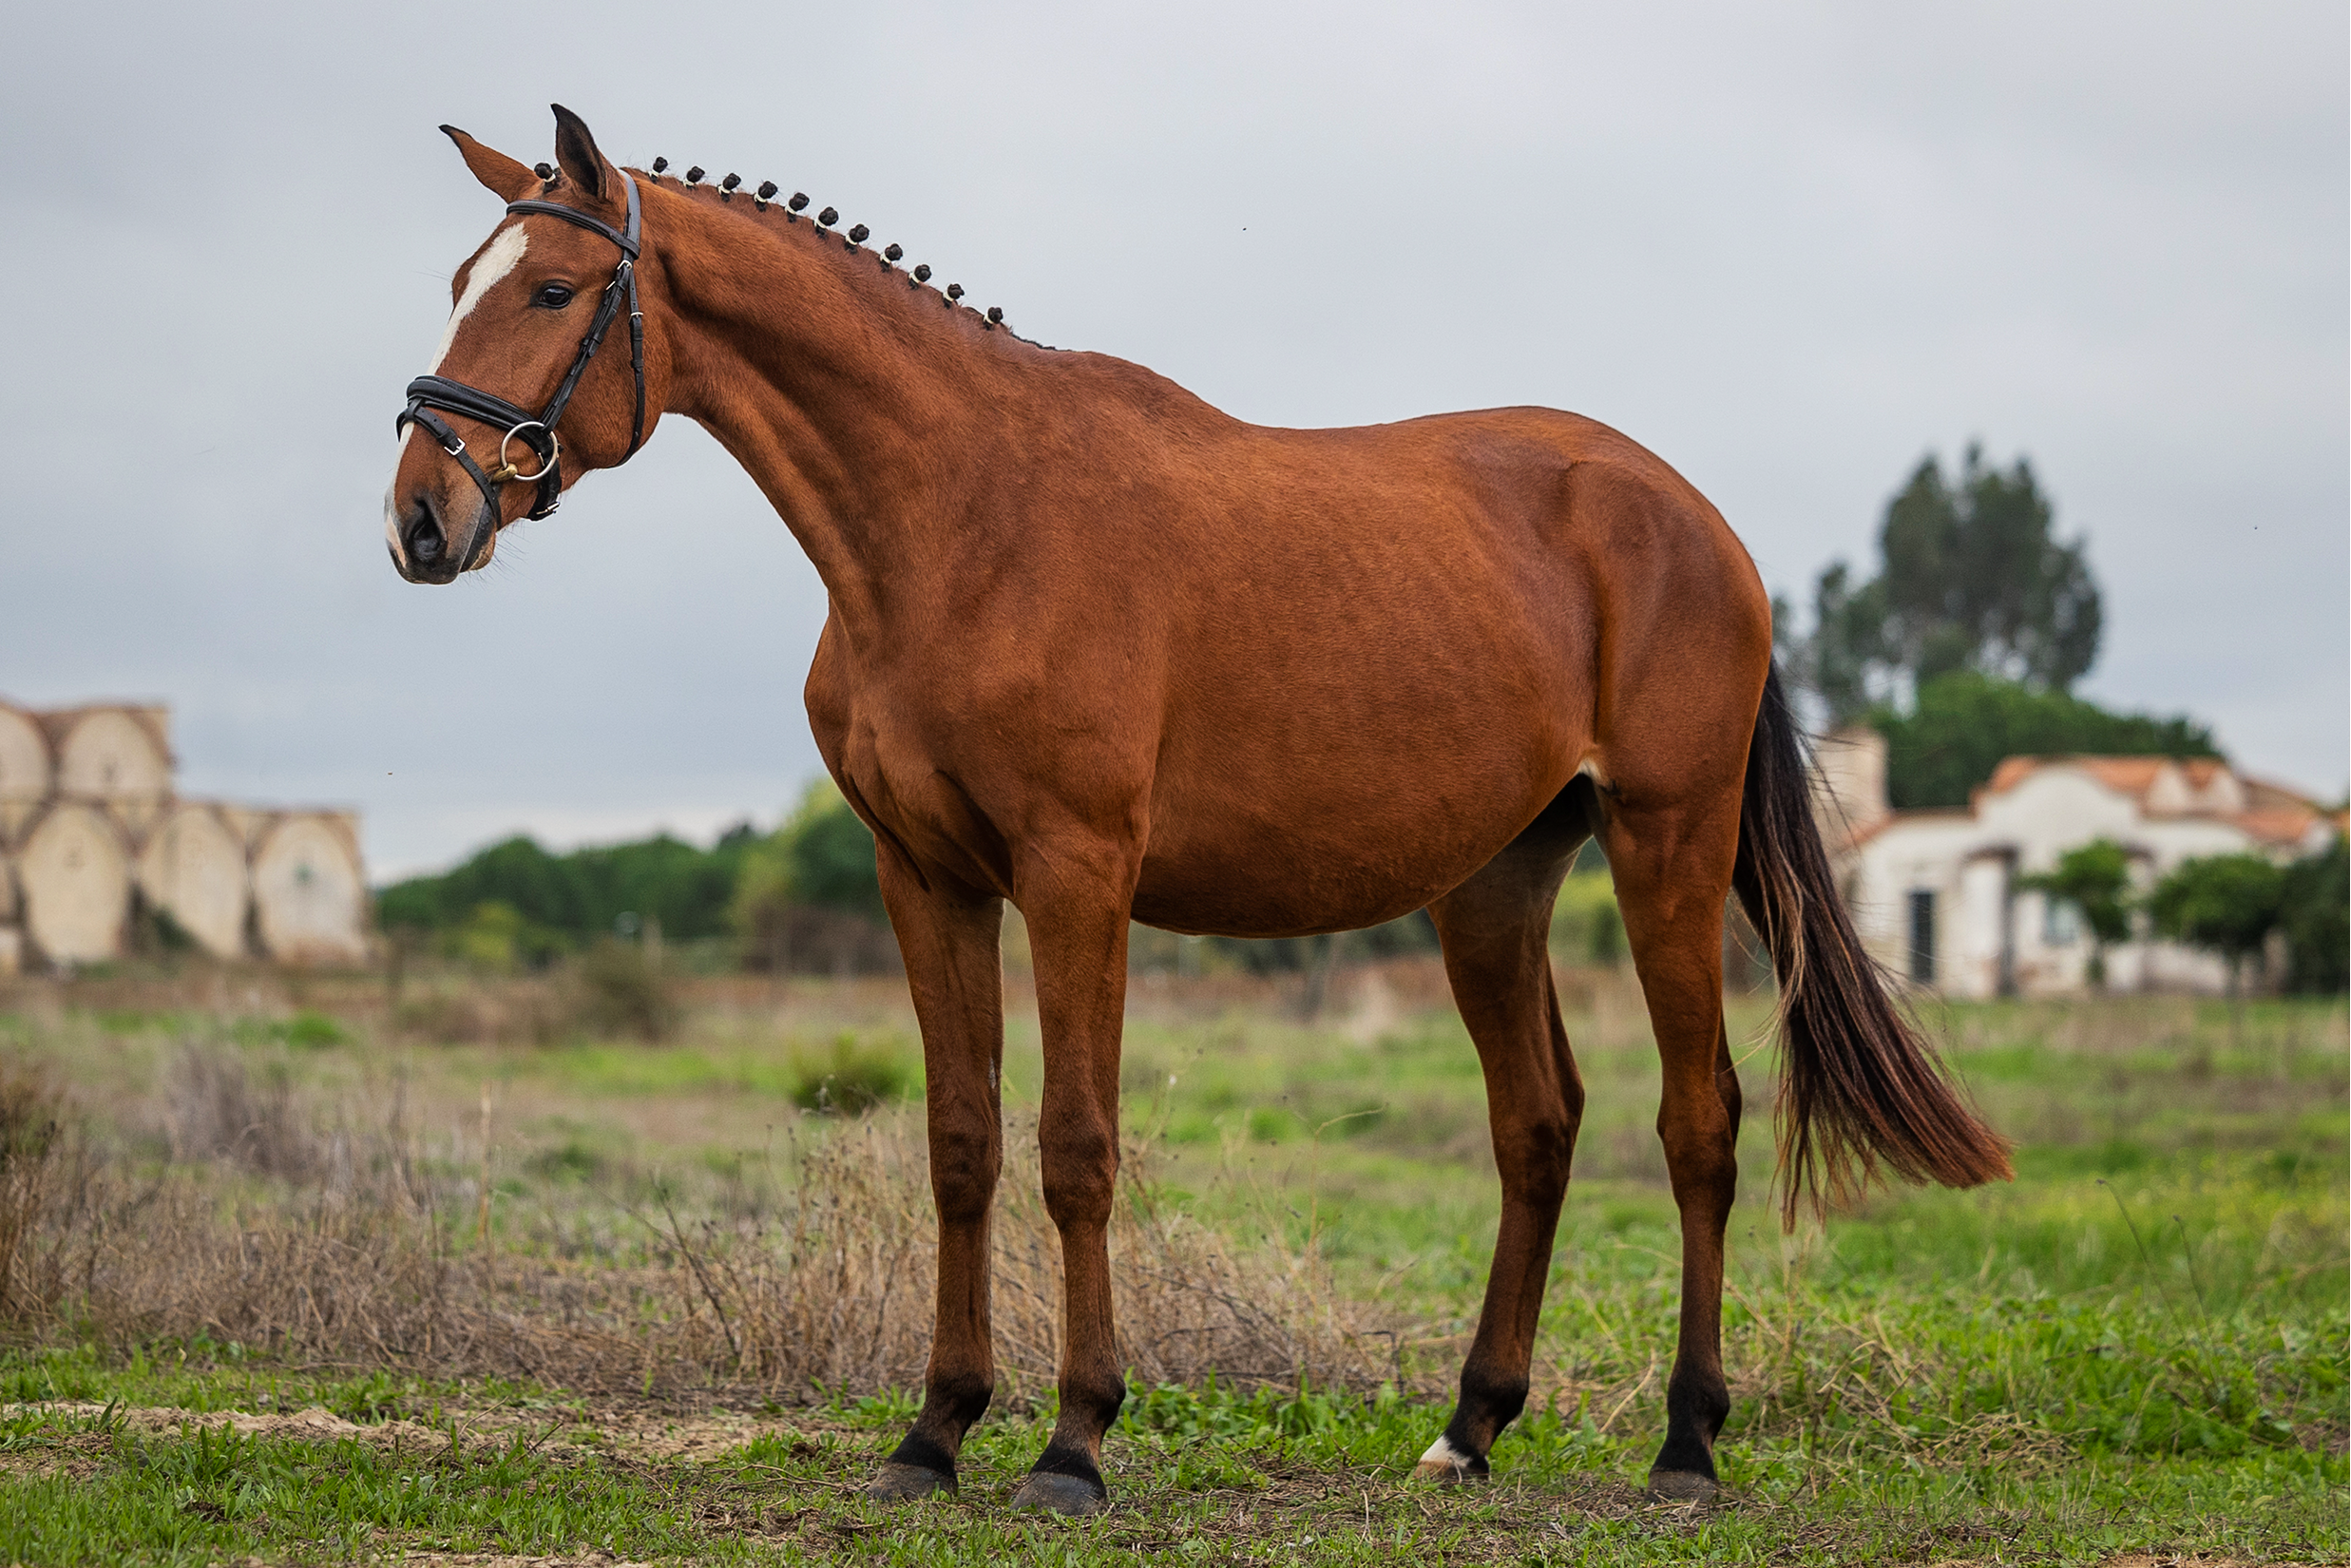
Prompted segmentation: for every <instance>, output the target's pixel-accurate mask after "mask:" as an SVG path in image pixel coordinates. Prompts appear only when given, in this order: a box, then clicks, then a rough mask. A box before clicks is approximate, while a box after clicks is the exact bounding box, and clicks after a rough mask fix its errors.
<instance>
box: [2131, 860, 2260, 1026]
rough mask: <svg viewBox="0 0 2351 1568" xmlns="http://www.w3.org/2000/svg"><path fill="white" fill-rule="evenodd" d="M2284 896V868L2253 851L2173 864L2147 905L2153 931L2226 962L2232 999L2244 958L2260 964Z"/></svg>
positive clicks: (2239, 979) (2238, 982) (2238, 984)
mask: <svg viewBox="0 0 2351 1568" xmlns="http://www.w3.org/2000/svg"><path fill="white" fill-rule="evenodd" d="M2284 901H2285V872H2284V871H2283V870H2279V869H2278V868H2277V867H2275V866H2273V865H2271V864H2270V863H2269V862H2268V861H2266V860H2264V859H2263V858H2262V857H2261V856H2260V855H2257V854H2242V853H2241V854H2216V855H2205V856H2202V857H2200V858H2198V859H2195V860H2183V861H2181V862H2180V863H2179V864H2178V865H2177V866H2175V867H2173V868H2172V869H2171V871H2170V873H2169V875H2167V876H2165V877H2164V879H2163V880H2162V881H2160V882H2158V883H2156V884H2155V889H2154V891H2153V892H2151V893H2150V894H2149V895H2148V899H2147V908H2148V912H2149V913H2150V915H2152V916H2153V917H2154V922H2155V929H2156V930H2157V931H2159V932H2161V933H2162V934H2163V935H2165V936H2168V937H2169V938H2171V939H2172V940H2173V941H2175V942H2183V943H2186V944H2187V945H2188V946H2189V947H2201V948H2203V949H2204V950H2205V951H2206V952H2208V953H2212V954H2214V955H2216V956H2218V957H2219V958H2220V959H2221V960H2222V961H2223V962H2224V963H2226V964H2227V966H2228V994H2229V995H2230V996H2231V997H2232V998H2233V997H2235V996H2236V995H2237V994H2238V991H2239V989H2240V981H2241V978H2242V971H2243V969H2244V967H2245V965H2246V961H2247V960H2251V961H2253V962H2254V963H2255V964H2259V962H2260V960H2261V955H2262V947H2263V944H2265V942H2267V941H2268V940H2269V933H2270V932H2271V931H2273V930H2275V929H2277V927H2278V920H2279V917H2280V916H2281V915H2282V914H2283V913H2284Z"/></svg>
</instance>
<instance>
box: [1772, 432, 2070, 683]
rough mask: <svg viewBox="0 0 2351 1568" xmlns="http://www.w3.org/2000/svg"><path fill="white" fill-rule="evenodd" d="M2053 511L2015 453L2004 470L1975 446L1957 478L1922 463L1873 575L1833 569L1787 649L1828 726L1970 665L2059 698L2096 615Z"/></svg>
mask: <svg viewBox="0 0 2351 1568" xmlns="http://www.w3.org/2000/svg"><path fill="white" fill-rule="evenodd" d="M2054 521H2055V511H2054V508H2053V507H2051V505H2050V503H2049V499H2048V497H2047V496H2046V495H2044V494H2043V493H2042V492H2041V488H2040V485H2039V482H2038V480H2036V478H2035V477H2034V474H2033V468H2032V465H2031V464H2030V463H2029V462H2027V461H2026V460H2025V459H2024V458H2021V457H2019V458H2018V459H2017V461H2016V464H2015V466H2014V467H2012V468H2006V469H2001V468H1993V467H1991V466H1989V465H1987V464H1986V463H1985V462H1984V461H1983V451H1982V449H1981V448H1980V447H1975V446H1971V447H1969V448H1968V449H1967V454H1966V457H1965V459H1964V460H1963V461H1962V463H1961V465H1960V468H1959V476H1958V478H1957V480H1956V481H1954V480H1952V479H1950V478H1947V477H1945V475H1944V473H1943V468H1942V464H1941V461H1940V459H1939V458H1937V457H1935V456H1934V455H1933V454H1931V453H1930V454H1929V455H1928V456H1927V457H1925V458H1924V459H1922V460H1921V462H1920V464H1919V466H1918V468H1916V469H1914V470H1913V471H1912V473H1911V475H1910V479H1909V482H1908V483H1907V484H1905V485H1904V486H1903V487H1902V490H1901V492H1900V493H1899V494H1897V495H1896V496H1895V497H1894V498H1893V500H1892V501H1890V502H1888V503H1887V504H1886V508H1885V521H1884V524H1883V526H1882V527H1881V528H1880V529H1879V533H1878V549H1879V554H1880V557H1881V560H1882V562H1883V566H1882V569H1881V571H1880V573H1879V575H1878V576H1877V577H1875V578H1873V579H1872V580H1870V581H1869V582H1867V583H1858V584H1857V583H1855V582H1854V581H1853V573H1852V569H1851V568H1850V567H1849V566H1847V565H1846V564H1845V563H1844V562H1842V561H1839V562H1834V563H1831V564H1830V565H1829V566H1828V568H1827V569H1826V570H1825V571H1824V572H1822V573H1821V576H1820V578H1819V580H1818V581H1817V582H1816V583H1814V585H1813V602H1812V607H1813V622H1814V623H1813V629H1812V633H1811V635H1810V637H1809V638H1808V639H1806V640H1804V641H1801V642H1799V641H1795V640H1794V638H1793V635H1792V633H1789V634H1787V646H1788V648H1789V651H1790V652H1791V654H1793V655H1794V662H1795V663H1796V666H1797V669H1798V673H1799V674H1800V675H1801V676H1802V678H1803V679H1804V680H1805V683H1806V685H1808V686H1810V687H1811V689H1812V690H1814V691H1815V692H1817V693H1818V694H1819V695H1820V696H1821V698H1823V699H1824V700H1825V702H1826V703H1827V705H1828V708H1829V713H1830V717H1831V719H1832V721H1834V722H1839V723H1842V722H1845V721H1848V720H1850V719H1852V718H1854V717H1858V716H1860V715H1861V714H1862V713H1864V711H1866V710H1867V709H1868V708H1869V707H1870V706H1871V704H1872V702H1873V700H1882V699H1883V698H1886V697H1887V696H1889V695H1895V696H1899V695H1901V694H1902V693H1903V692H1904V691H1905V690H1916V689H1918V688H1920V687H1923V686H1924V685H1925V684H1927V683H1928V682H1930V681H1932V680H1934V679H1936V678H1937V677H1939V676H1944V675H1949V674H1951V673H1953V672H1954V671H1959V670H1974V671H1976V672H1978V673H1979V674H1982V675H1987V676H1995V677H1997V678H2000V679H2006V680H2011V681H2016V682H2018V683H2020V684H2023V685H2025V686H2027V687H2030V688H2032V689H2033V690H2036V691H2054V692H2063V691H2065V690H2066V689H2067V688H2069V687H2070V686H2072V685H2073V683H2074V681H2075V680H2077V679H2080V678H2081V676H2082V675H2083V674H2084V673H2086V672H2087V671H2088V670H2089V668H2090V666H2091V665H2092V664H2093V663H2094V662H2095V661H2096V660H2097V656H2098V637H2099V632H2100V628H2101V624H2102V611H2101V609H2100V604H2099V599H2098V585H2097V583H2096V582H2095V580H2094V579H2093V577H2092V576H2091V572H2090V563H2089V560H2088V558H2087V556H2086V554H2085V553H2084V552H2085V545H2084V543H2083V542H2082V541H2080V540H2075V541H2074V543H2072V544H2061V543H2059V542H2058V541H2057V540H2055V538H2053V537H2051V531H2050V530H2051V526H2052V524H2053V523H2054Z"/></svg>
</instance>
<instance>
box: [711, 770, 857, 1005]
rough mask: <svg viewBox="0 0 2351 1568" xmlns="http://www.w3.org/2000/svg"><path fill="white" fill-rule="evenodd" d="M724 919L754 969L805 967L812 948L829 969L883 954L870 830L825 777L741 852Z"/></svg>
mask: <svg viewBox="0 0 2351 1568" xmlns="http://www.w3.org/2000/svg"><path fill="white" fill-rule="evenodd" d="M815 911H822V912H821V913H817V912H815ZM844 916H846V917H849V918H847V919H846V920H844V919H843V918H842V917H844ZM729 918H730V920H731V921H732V923H733V925H734V927H735V930H736V935H737V936H738V937H739V938H740V939H741V940H742V943H743V947H744V949H745V957H746V959H747V960H748V961H749V962H750V963H751V964H752V965H753V966H756V967H767V968H775V969H786V968H791V967H793V966H795V965H805V964H807V963H808V962H810V961H811V960H812V959H813V958H817V957H818V956H819V954H818V952H816V951H814V950H812V943H813V944H815V945H816V947H819V948H822V949H825V950H829V951H830V952H831V959H832V964H831V966H832V967H834V968H835V969H847V968H851V967H854V966H858V965H859V964H861V963H867V962H870V961H871V958H872V954H871V953H868V954H867V955H866V957H865V958H864V959H860V958H859V956H858V953H859V951H860V950H861V949H869V948H870V949H873V951H874V952H882V951H886V950H887V949H888V939H887V936H886V935H882V934H880V933H877V931H876V929H875V928H876V927H886V926H887V922H888V919H889V915H888V911H887V910H886V909H885V908H883V905H882V883H881V877H880V874H879V872H878V871H877V870H876V869H875V867H874V863H873V834H872V832H871V831H870V829H868V828H867V827H866V825H865V823H864V822H863V821H861V820H859V818H858V816H857V813H855V812H852V811H851V810H850V806H849V802H848V801H847V800H844V799H843V798H842V797H841V792H840V791H839V790H837V789H835V788H834V787H833V784H832V781H831V779H829V778H820V779H817V780H815V781H814V782H813V783H812V784H810V785H809V787H808V789H807V791H806V792H805V793H803V794H802V795H801V796H800V804H799V805H798V806H797V807H795V808H793V813H792V814H791V815H790V816H788V817H786V818H785V819H784V822H783V825H782V826H780V827H778V828H777V829H776V830H775V831H774V832H773V833H770V834H769V835H768V836H767V837H765V838H763V839H760V840H758V841H757V842H756V843H755V844H753V845H750V846H749V847H748V848H747V849H746V851H745V852H744V854H743V857H742V860H741V863H740V867H739V870H737V872H736V880H735V893H734V900H733V903H732V905H731V907H730V909H729ZM877 944H878V946H877Z"/></svg>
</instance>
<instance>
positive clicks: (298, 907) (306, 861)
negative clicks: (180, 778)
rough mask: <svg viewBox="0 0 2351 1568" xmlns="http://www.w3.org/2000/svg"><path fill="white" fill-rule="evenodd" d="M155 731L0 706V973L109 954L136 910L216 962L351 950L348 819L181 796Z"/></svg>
mask: <svg viewBox="0 0 2351 1568" xmlns="http://www.w3.org/2000/svg"><path fill="white" fill-rule="evenodd" d="M170 726H171V714H170V710H168V709H166V708H162V707H155V706H137V705H130V704H110V705H101V706H92V707H82V708H67V709H61V710H57V711H53V712H46V713H36V712H33V711H31V710H29V709H25V708H17V707H12V706H10V705H9V704H8V703H5V702H0V974H7V973H11V972H13V971H15V970H16V969H17V968H19V967H21V966H25V965H27V964H36V963H37V964H48V965H53V966H67V965H75V964H94V963H103V962H105V960H108V959H113V958H120V957H121V956H123V953H124V950H125V948H126V947H127V946H128V941H129V937H130V932H131V928H132V926H133V924H134V922H135V920H136V919H137V917H138V915H139V914H140V912H141V911H142V910H143V909H145V910H149V911H161V912H162V913H164V914H168V915H169V916H170V917H171V919H172V922H173V923H174V924H175V925H177V926H178V927H180V929H181V930H182V931H184V932H186V933H187V935H188V937H189V938H190V939H191V940H193V941H194V942H195V944H196V945H197V946H198V947H201V948H202V949H204V950H205V951H206V952H208V953H211V954H212V955H213V956H214V957H216V958H226V959H236V958H270V959H275V960H277V961H279V962H281V963H294V964H348V963H356V962H358V961H360V960H362V959H364V958H365V957H366V956H367V928H366V922H367V878H366V871H365V867H364V865H363V863H362V862H361V860H360V855H359V819H358V817H357V815H356V814H355V813H351V812H334V811H271V810H264V809H261V808H258V807H249V806H229V805H221V804H219V803H215V802H209V801H195V800H182V799H181V798H179V797H178V795H177V794H175V793H174V790H173V787H172V755H171V738H170Z"/></svg>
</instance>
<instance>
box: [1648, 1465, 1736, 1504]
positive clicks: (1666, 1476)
mask: <svg viewBox="0 0 2351 1568" xmlns="http://www.w3.org/2000/svg"><path fill="white" fill-rule="evenodd" d="M1649 1495H1650V1496H1651V1497H1653V1498H1657V1499H1660V1500H1661V1501H1666V1502H1711V1501H1714V1500H1715V1499H1716V1498H1718V1497H1720V1496H1722V1495H1723V1489H1722V1485H1721V1483H1720V1482H1717V1481H1715V1479H1714V1478H1713V1477H1712V1476H1702V1475H1700V1474H1698V1473H1697V1472H1696V1471H1695V1470H1652V1471H1650V1472H1649Z"/></svg>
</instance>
